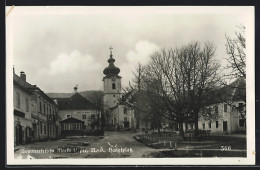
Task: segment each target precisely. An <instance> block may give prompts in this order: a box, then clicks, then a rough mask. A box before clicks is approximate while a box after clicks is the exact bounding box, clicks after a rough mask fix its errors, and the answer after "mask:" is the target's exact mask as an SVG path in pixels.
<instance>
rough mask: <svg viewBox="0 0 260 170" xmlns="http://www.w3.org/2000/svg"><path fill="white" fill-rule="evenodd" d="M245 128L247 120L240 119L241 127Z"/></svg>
mask: <svg viewBox="0 0 260 170" xmlns="http://www.w3.org/2000/svg"><path fill="white" fill-rule="evenodd" d="M244 126H245V119H239V127H244Z"/></svg>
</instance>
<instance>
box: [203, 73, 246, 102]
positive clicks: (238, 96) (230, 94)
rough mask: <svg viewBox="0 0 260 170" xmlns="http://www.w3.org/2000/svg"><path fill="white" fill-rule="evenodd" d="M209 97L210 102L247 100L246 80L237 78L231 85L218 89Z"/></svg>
mask: <svg viewBox="0 0 260 170" xmlns="http://www.w3.org/2000/svg"><path fill="white" fill-rule="evenodd" d="M207 98H208V102H209V103H208V104H214V103H222V102H232V101H240V100H242V101H245V99H246V81H245V79H243V78H240V79H237V80H235V81H234V82H232V83H231V84H229V85H226V86H224V87H222V88H219V89H216V90H215V91H213V92H212V93H210V95H209V96H208V97H207Z"/></svg>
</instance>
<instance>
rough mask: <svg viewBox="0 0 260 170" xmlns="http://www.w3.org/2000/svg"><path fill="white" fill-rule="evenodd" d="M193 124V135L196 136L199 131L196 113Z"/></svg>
mask: <svg viewBox="0 0 260 170" xmlns="http://www.w3.org/2000/svg"><path fill="white" fill-rule="evenodd" d="M194 123H195V135H197V134H198V131H199V115H198V113H196V114H195V118H194Z"/></svg>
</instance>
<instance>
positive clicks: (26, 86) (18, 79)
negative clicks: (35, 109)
mask: <svg viewBox="0 0 260 170" xmlns="http://www.w3.org/2000/svg"><path fill="white" fill-rule="evenodd" d="M13 82H14V84H16V85H18V86H20V87H21V88H23V89H24V90H25V91H27V92H29V93H32V92H33V91H39V92H40V93H41V95H42V96H43V97H44V98H45V99H47V100H48V101H50V102H51V103H53V104H54V105H55V102H54V101H53V100H52V99H51V98H50V97H49V96H47V95H46V94H45V93H44V92H43V91H42V90H41V89H40V88H39V87H37V86H36V85H31V84H30V83H28V82H26V81H24V80H23V79H22V78H21V77H19V76H18V75H16V74H13Z"/></svg>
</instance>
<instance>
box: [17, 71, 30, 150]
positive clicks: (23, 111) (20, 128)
mask: <svg viewBox="0 0 260 170" xmlns="http://www.w3.org/2000/svg"><path fill="white" fill-rule="evenodd" d="M13 76H14V78H13V95H14V96H13V107H14V113H13V115H14V146H18V145H21V144H26V143H29V142H31V138H32V121H31V104H30V103H31V102H30V100H31V95H32V92H31V91H30V90H28V89H27V87H28V86H27V84H26V83H25V82H24V80H25V74H24V73H23V72H21V77H19V76H17V75H15V74H13Z"/></svg>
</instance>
